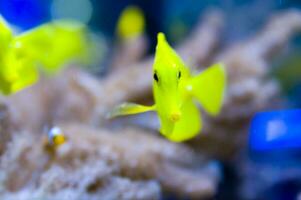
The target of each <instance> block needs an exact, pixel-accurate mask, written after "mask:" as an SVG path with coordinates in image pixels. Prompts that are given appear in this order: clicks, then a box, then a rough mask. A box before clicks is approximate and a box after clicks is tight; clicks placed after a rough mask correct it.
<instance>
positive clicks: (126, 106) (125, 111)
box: [107, 103, 155, 119]
mask: <svg viewBox="0 0 301 200" xmlns="http://www.w3.org/2000/svg"><path fill="white" fill-rule="evenodd" d="M154 109H155V105H153V106H143V105H139V104H135V103H123V104H120V105H119V106H116V107H115V108H113V110H112V111H111V112H109V113H108V115H107V118H108V119H112V118H114V117H118V116H123V115H133V114H138V113H143V112H148V111H153V110H154Z"/></svg>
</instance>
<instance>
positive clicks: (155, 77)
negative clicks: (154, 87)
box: [154, 72, 159, 82]
mask: <svg viewBox="0 0 301 200" xmlns="http://www.w3.org/2000/svg"><path fill="white" fill-rule="evenodd" d="M154 79H155V80H156V81H157V82H158V81H159V78H158V75H157V73H156V72H155V73H154Z"/></svg>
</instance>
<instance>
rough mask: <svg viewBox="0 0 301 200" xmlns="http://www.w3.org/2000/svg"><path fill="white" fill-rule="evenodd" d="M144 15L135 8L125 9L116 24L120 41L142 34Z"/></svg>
mask: <svg viewBox="0 0 301 200" xmlns="http://www.w3.org/2000/svg"><path fill="white" fill-rule="evenodd" d="M144 26H145V22H144V15H143V12H142V10H141V9H140V8H138V7H136V6H128V7H126V8H125V9H124V10H123V11H122V13H121V15H120V17H119V20H118V22H117V35H118V37H119V38H120V39H123V40H126V39H130V38H133V37H137V36H139V35H141V34H143V32H144Z"/></svg>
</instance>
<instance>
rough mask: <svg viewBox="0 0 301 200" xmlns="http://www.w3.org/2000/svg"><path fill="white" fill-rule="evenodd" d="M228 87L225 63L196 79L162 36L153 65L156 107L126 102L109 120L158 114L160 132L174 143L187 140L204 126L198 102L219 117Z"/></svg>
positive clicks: (113, 112)
mask: <svg viewBox="0 0 301 200" xmlns="http://www.w3.org/2000/svg"><path fill="white" fill-rule="evenodd" d="M225 86H226V75H225V70H224V66H223V65H222V64H221V63H218V64H214V65H213V66H211V67H209V68H208V69H206V70H204V71H203V72H202V73H200V74H198V75H196V76H193V75H192V74H191V73H190V71H189V68H187V67H186V66H185V64H184V63H183V61H182V59H181V58H180V57H179V56H178V55H177V53H176V52H175V51H174V50H173V49H172V48H171V47H170V46H169V44H168V43H167V41H166V39H165V36H164V34H163V33H159V34H158V44H157V47H156V54H155V60H154V65H153V93H154V101H155V104H154V105H153V106H143V105H138V104H134V103H124V104H122V105H120V106H118V107H116V108H114V109H113V111H112V112H111V113H110V114H109V117H116V116H120V115H128V114H136V113H141V112H147V111H156V112H157V113H158V116H159V120H160V124H161V128H160V132H161V133H162V134H163V135H164V136H165V137H166V138H168V139H169V140H171V141H175V142H181V141H185V140H188V139H191V138H193V137H194V136H196V135H197V134H198V133H199V132H200V130H201V127H202V121H201V116H200V112H199V110H198V108H197V105H196V104H195V102H194V100H197V101H198V102H199V103H200V104H201V105H202V107H203V108H204V109H205V110H206V111H207V112H208V113H209V114H211V115H213V116H215V115H217V114H218V113H219V111H220V110H221V106H222V102H223V97H224V91H225Z"/></svg>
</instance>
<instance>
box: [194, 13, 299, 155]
mask: <svg viewBox="0 0 301 200" xmlns="http://www.w3.org/2000/svg"><path fill="white" fill-rule="evenodd" d="M298 31H301V13H300V12H297V11H287V12H284V13H279V14H277V15H274V16H273V17H272V18H271V20H270V21H269V22H268V23H267V25H266V26H265V27H264V28H263V30H261V31H260V32H259V33H258V34H257V35H255V36H254V37H253V38H250V39H249V40H247V41H242V42H239V43H238V44H234V45H233V46H230V47H229V48H226V49H225V50H223V51H222V52H221V53H220V55H218V56H217V57H216V59H215V60H216V61H221V62H223V63H225V65H226V71H227V74H228V88H227V93H226V97H225V104H224V109H223V110H222V112H221V114H220V115H219V117H218V119H212V118H208V119H207V122H205V123H204V124H205V128H204V134H203V135H201V136H200V137H199V138H197V139H196V140H195V141H192V144H193V145H194V146H195V147H197V148H201V149H202V150H204V149H205V150H206V151H207V152H209V153H210V154H213V155H215V156H218V157H222V158H231V157H233V156H234V155H235V152H237V150H239V149H241V148H243V147H244V146H245V142H246V138H247V134H246V133H248V131H247V128H248V126H249V121H250V119H251V117H252V116H253V115H254V114H255V112H257V111H260V110H263V109H268V108H271V107H272V106H273V104H274V106H275V105H276V104H278V102H275V101H274V100H275V99H277V98H276V97H279V88H278V84H277V82H276V81H275V80H273V79H272V78H271V77H269V71H270V69H269V67H270V65H271V58H273V57H275V56H277V55H279V53H280V52H281V49H282V48H281V47H284V46H285V44H287V42H288V41H289V39H290V38H292V36H294V35H295V34H296V33H297V32H298ZM278 99H279V98H278ZM273 102H274V103H273ZM216 145H219V146H223V147H224V148H223V149H217V148H215V146H216Z"/></svg>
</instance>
